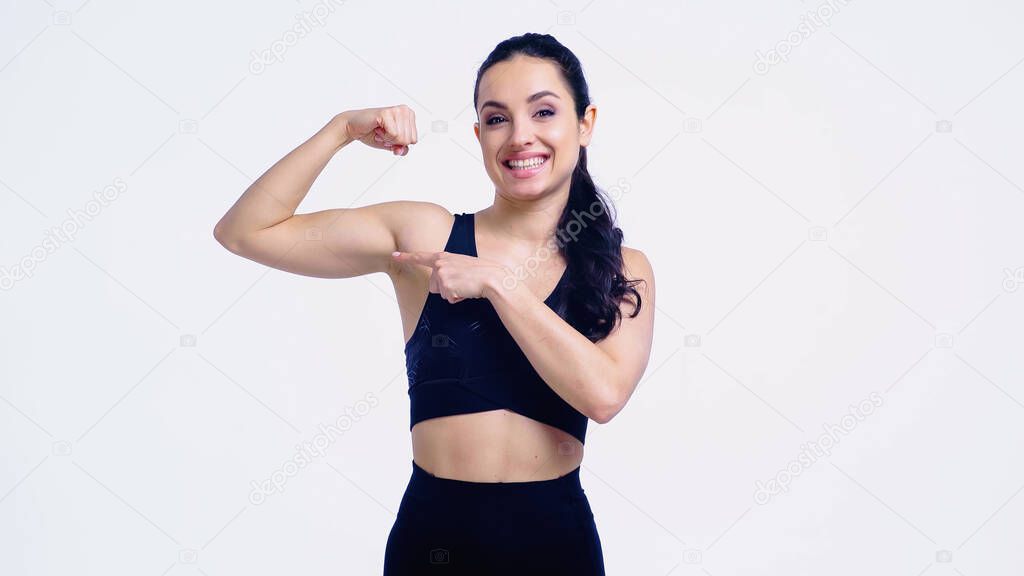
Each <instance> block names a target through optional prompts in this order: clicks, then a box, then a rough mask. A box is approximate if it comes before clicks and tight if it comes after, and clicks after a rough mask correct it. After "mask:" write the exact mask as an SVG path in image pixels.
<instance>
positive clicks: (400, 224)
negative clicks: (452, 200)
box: [389, 200, 455, 276]
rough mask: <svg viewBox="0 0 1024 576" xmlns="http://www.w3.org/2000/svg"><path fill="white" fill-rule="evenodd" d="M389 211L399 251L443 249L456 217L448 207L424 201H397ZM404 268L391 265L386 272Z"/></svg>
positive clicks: (396, 271) (398, 271)
mask: <svg viewBox="0 0 1024 576" xmlns="http://www.w3.org/2000/svg"><path fill="white" fill-rule="evenodd" d="M392 213H393V218H394V220H393V222H392V229H393V230H394V231H395V244H396V245H397V247H398V250H400V251H402V252H413V251H418V250H424V251H431V250H436V251H438V252H439V251H441V250H443V249H444V245H445V242H447V240H448V233H449V231H450V230H451V227H452V223H453V221H454V220H455V216H454V215H453V214H452V213H451V212H450V211H449V210H448V209H447V208H445V207H444V206H441V205H440V204H436V203H434V202H427V201H418V200H402V201H396V202H395V203H394V209H393V212H392ZM404 268H405V267H404V266H396V265H392V267H391V269H390V271H389V273H390V274H391V275H392V276H396V275H398V274H401V272H402V271H403V270H404Z"/></svg>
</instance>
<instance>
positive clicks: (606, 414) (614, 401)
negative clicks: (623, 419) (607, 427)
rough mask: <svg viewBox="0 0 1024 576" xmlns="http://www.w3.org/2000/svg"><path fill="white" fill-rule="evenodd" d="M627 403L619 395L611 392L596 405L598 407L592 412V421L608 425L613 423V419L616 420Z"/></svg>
mask: <svg viewBox="0 0 1024 576" xmlns="http://www.w3.org/2000/svg"><path fill="white" fill-rule="evenodd" d="M625 405H626V402H625V401H624V400H623V399H622V398H621V396H620V395H619V394H617V393H614V392H610V393H608V394H605V395H604V397H603V398H602V399H601V400H600V401H599V402H597V403H596V405H595V406H594V407H593V409H591V411H590V419H591V420H593V421H594V422H597V423H598V424H607V423H609V422H611V420H612V418H615V416H616V415H618V413H619V412H621V411H622V408H623V407H625Z"/></svg>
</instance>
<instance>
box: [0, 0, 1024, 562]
mask: <svg viewBox="0 0 1024 576" xmlns="http://www.w3.org/2000/svg"><path fill="white" fill-rule="evenodd" d="M325 1H326V0H325ZM317 6H319V8H320V9H323V8H325V7H327V6H329V5H328V4H319V5H317V4H314V3H313V2H311V1H310V0H301V1H295V0H276V1H274V2H259V3H253V2H198V1H183V2H162V3H152V2H129V1H127V0H88V1H86V2H85V3H84V4H81V5H79V4H78V3H77V2H74V1H70V0H69V1H64V0H25V1H19V2H17V3H16V4H15V3H13V2H10V1H5V2H4V3H3V4H2V13H0V104H2V105H0V227H2V230H3V231H2V236H0V237H2V239H3V242H2V246H0V267H2V268H0V278H6V279H5V280H3V284H4V286H3V288H4V290H3V291H2V292H0V317H2V322H3V327H4V330H3V331H2V336H0V354H2V362H0V447H2V450H3V459H2V466H0V573H3V574H72V573H73V574H104V575H106V574H132V575H152V576H160V575H173V576H184V575H189V574H204V575H207V576H226V575H234V574H282V573H287V574H310V575H312V574H342V573H344V574H376V573H379V572H380V569H381V566H382V559H383V551H384V545H385V541H386V537H387V534H388V531H389V529H390V527H391V524H392V522H393V521H394V513H395V510H396V509H397V507H398V503H399V501H400V499H401V495H402V491H403V490H404V487H405V484H406V482H407V481H408V477H409V474H410V472H411V458H412V451H411V444H410V440H409V430H408V428H409V427H408V418H409V404H408V396H407V394H406V386H407V383H406V382H405V373H404V368H405V366H404V359H403V356H402V351H403V349H402V345H403V341H402V330H401V323H400V320H399V315H398V307H397V304H396V300H395V298H394V294H393V290H392V287H391V284H390V282H389V281H388V279H387V278H386V277H385V276H384V275H382V274H380V275H371V276H367V277H362V278H354V279H344V280H324V279H316V278H306V277H300V276H297V275H292V274H288V273H285V272H281V271H277V270H273V269H268V268H266V267H264V266H261V265H258V264H255V263H253V262H251V261H248V260H244V259H242V258H239V257H237V256H234V255H232V254H231V253H229V252H227V251H226V250H224V249H223V248H222V247H221V246H220V245H219V244H217V243H216V242H215V241H214V239H213V237H212V231H213V226H214V224H215V223H216V222H217V220H218V219H219V218H220V217H221V215H222V214H223V213H224V212H225V211H226V210H227V209H228V208H229V207H230V205H231V204H232V203H233V202H234V200H235V199H236V198H237V197H238V196H239V195H240V194H241V193H242V192H243V191H244V190H245V188H246V187H247V186H248V184H249V183H250V182H251V181H252V180H253V179H254V178H256V177H258V176H259V175H260V174H261V173H262V172H263V171H264V170H266V169H267V168H268V167H269V166H270V165H271V164H273V162H275V161H276V160H278V159H279V158H280V157H282V156H283V155H284V154H286V153H287V152H288V151H290V150H291V149H292V148H294V147H295V146H297V145H298V144H300V143H301V142H302V141H304V140H305V139H306V138H308V137H309V136H311V135H312V134H313V133H314V132H315V131H316V130H318V129H319V128H320V127H321V126H323V125H324V124H325V123H326V122H327V121H328V120H329V118H330V117H331V116H333V115H334V114H336V113H338V112H341V111H343V110H347V109H353V108H364V107H372V106H384V105H394V104H400V103H404V104H408V105H409V106H410V107H412V108H413V109H414V110H415V112H416V115H417V122H418V127H419V134H420V141H419V143H418V144H417V145H415V146H414V147H413V149H412V151H411V153H410V154H409V156H407V157H404V158H396V157H393V156H391V155H389V154H388V153H386V152H381V151H377V150H370V149H369V148H366V147H363V146H361V145H359V144H355V145H353V146H351V147H348V148H345V149H344V150H343V151H342V152H341V153H339V155H338V156H337V157H335V158H334V159H333V160H332V162H331V163H330V164H329V165H328V167H327V169H326V170H325V172H324V173H323V174H322V176H321V178H320V179H319V180H318V181H317V182H316V183H315V185H314V187H313V189H312V191H311V192H310V195H309V196H308V197H307V199H306V201H305V202H304V203H303V204H302V205H301V206H300V209H299V211H300V212H309V211H314V210H319V209H324V208H328V207H348V206H362V205H367V204H371V203H376V202H382V201H387V200H394V199H419V200H429V201H432V202H437V203H439V204H442V205H444V206H446V207H447V208H448V209H449V210H451V211H453V212H472V211H476V210H479V209H482V208H484V207H486V206H487V205H489V204H490V203H491V201H492V199H493V185H492V183H491V182H490V180H489V179H488V178H487V175H486V173H485V171H484V169H483V166H482V164H481V161H480V153H479V147H478V145H477V143H476V140H475V138H474V137H473V133H472V123H473V121H474V120H475V114H474V112H473V107H472V90H473V81H474V75H475V72H476V69H477V66H478V65H479V63H480V62H481V61H482V60H483V59H484V58H485V57H486V55H487V53H488V52H489V51H490V50H491V49H492V48H493V47H494V45H495V44H497V43H498V42H499V41H501V40H503V39H505V38H507V37H509V36H513V35H517V34H521V33H523V32H527V31H534V32H548V33H550V34H553V35H555V36H556V38H558V39H559V40H560V41H562V42H563V43H564V44H566V45H567V46H568V47H569V48H571V49H572V50H573V51H575V52H576V54H577V55H578V56H579V58H580V59H581V61H582V62H583V65H584V69H585V72H586V74H587V77H588V79H589V81H590V86H591V93H592V97H593V102H594V104H595V105H596V106H597V108H598V115H597V124H596V132H595V137H594V140H593V142H592V145H591V147H590V167H591V172H592V174H593V175H594V178H595V180H596V182H597V183H598V185H599V186H601V187H602V188H605V189H610V188H612V187H615V186H617V187H618V190H619V191H620V192H621V193H620V194H619V195H618V198H617V200H616V206H617V209H618V214H619V221H618V223H619V225H620V226H621V227H622V229H623V230H624V232H625V243H626V244H627V245H629V246H631V247H634V248H638V249H641V250H643V251H644V252H645V253H646V254H647V255H648V257H649V258H650V260H651V261H652V263H653V265H654V269H655V273H656V275H657V284H658V304H657V316H656V321H655V323H656V334H655V346H654V351H653V355H652V358H651V362H650V365H649V367H648V370H647V373H646V375H645V376H644V379H643V380H642V382H641V384H640V387H639V388H638V390H637V391H636V393H635V394H634V395H633V397H632V399H631V400H630V402H629V403H628V405H627V406H626V408H625V409H624V410H623V411H622V412H621V413H620V414H619V415H618V416H617V417H616V418H615V419H614V420H613V421H612V422H610V423H609V424H607V425H604V426H601V425H597V424H595V423H593V422H592V423H591V425H590V431H589V435H588V438H587V456H586V459H585V462H584V465H583V468H582V472H581V478H582V482H583V485H584V487H585V489H586V491H587V494H588V496H589V497H590V499H591V503H592V506H593V508H594V512H595V516H596V520H597V523H598V528H599V530H600V535H601V540H602V544H603V549H604V555H605V560H606V564H607V570H608V573H609V574H615V575H627V574H643V575H656V576H662V575H667V574H673V575H675V576H681V575H684V574H685V575H700V574H709V575H711V576H727V575H732V574H747V575H753V574H765V575H768V574H835V575H840V574H851V575H852V574H892V575H905V576H914V575H917V574H927V575H929V576H937V575H941V574H959V575H961V576H980V575H982V574H988V575H1000V574H1007V575H1008V574H1018V573H1020V572H1021V571H1022V570H1024V560H1022V557H1021V554H1020V543H1021V536H1022V534H1024V496H1022V495H1021V490H1022V488H1024V459H1022V453H1021V448H1020V447H1021V445H1022V439H1024V404H1022V400H1024V381H1022V378H1021V374H1022V368H1024V355H1021V354H1020V353H1019V352H1020V349H1021V347H1022V345H1024V334H1022V332H1021V328H1020V327H1021V321H1022V319H1024V294H1022V293H1021V292H1024V290H1022V288H1024V272H1022V271H1021V267H1022V266H1024V254H1022V250H1021V247H1022V246H1024V233H1022V226H1021V218H1022V215H1024V188H1022V185H1024V164H1022V163H1021V157H1022V152H1024V145H1022V144H1021V136H1020V135H1021V130H1022V129H1024V113H1022V112H1021V107H1020V102H1021V101H1022V100H1024V66H1021V62H1022V57H1024V36H1022V35H1021V34H1020V24H1021V21H1022V16H1024V10H1022V9H1021V7H1020V5H1019V4H1018V3H1013V2H1006V1H1004V2H979V1H975V2H966V1H962V2H951V1H940V2H935V1H932V2H925V1H916V2H862V1H855V2H850V3H848V4H847V5H841V4H838V3H837V4H835V5H833V6H829V5H827V4H824V3H821V4H816V3H814V2H812V0H805V1H803V2H801V1H800V0H788V1H779V2H755V1H747V2H671V3H648V4H640V3H627V2H624V1H618V2H616V1H614V0H592V1H587V2H582V1H576V2H574V1H572V0H550V1H538V2H516V3H511V4H510V3H495V4H494V5H493V7H489V6H488V5H487V4H485V3H478V2H473V3H470V2H463V3H426V2H405V3H401V4H398V3H394V2H387V3H383V2H367V1H364V0H349V1H347V2H345V3H343V4H342V5H340V6H337V5H334V6H332V8H331V10H330V13H329V15H328V16H327V17H326V18H323V19H322V20H321V21H320V23H319V24H315V25H312V26H307V31H308V34H305V35H304V36H303V37H301V38H297V37H292V36H291V34H286V33H288V32H289V31H290V30H292V29H293V27H294V26H296V25H298V26H301V25H302V24H301V23H300V21H299V20H296V15H300V14H302V13H303V12H308V11H311V10H314V9H315V8H317ZM818 10H820V12H816V13H818V14H822V15H824V16H825V17H827V18H828V23H829V25H828V26H822V25H818V26H817V27H816V28H815V27H813V24H812V25H810V26H812V27H811V28H804V30H805V33H804V34H802V35H801V34H794V35H792V36H790V33H791V32H794V31H797V32H799V30H800V29H799V26H800V25H801V20H802V19H803V18H806V15H807V14H808V13H811V12H815V11H818ZM827 11H831V12H827ZM808 30H809V33H807V31H808ZM787 38H788V40H787ZM780 43H782V44H780ZM777 46H778V47H780V48H782V49H786V48H788V49H789V56H788V58H787V60H786V61H785V62H778V63H776V64H775V65H773V66H770V67H769V68H768V70H767V73H759V72H764V70H763V69H762V70H760V71H759V70H755V67H754V65H755V62H757V60H758V58H757V54H758V52H760V53H762V54H765V53H767V52H768V51H770V50H772V49H773V47H777ZM272 48H273V49H278V52H279V53H280V54H281V57H280V59H279V60H274V61H270V62H269V63H267V64H265V65H263V66H262V67H261V66H259V65H257V64H256V63H254V60H253V58H254V57H253V54H254V53H255V54H260V53H262V52H263V51H265V50H270V49H272ZM440 122H444V123H446V124H441V123H440ZM943 122H946V123H943ZM435 123H437V124H435ZM435 130H436V131H435ZM115 182H120V183H123V185H124V190H123V193H120V194H119V195H117V197H116V199H115V200H113V201H111V202H108V203H107V205H106V206H102V209H101V210H99V211H98V213H95V214H94V215H93V216H90V217H89V218H87V219H81V218H80V222H79V227H78V228H79V229H78V230H77V232H76V234H75V235H74V237H73V239H70V240H68V241H64V242H61V243H60V244H59V245H58V246H56V248H55V249H53V250H46V249H44V241H45V240H46V238H47V237H48V236H52V232H50V231H52V229H54V228H59V227H61V226H68V225H71V224H72V223H73V222H74V219H73V217H72V214H73V213H74V211H80V210H86V209H87V207H88V206H89V205H90V202H91V201H93V199H94V193H96V192H98V191H101V190H103V189H104V188H105V187H108V186H112V185H113V184H114V183H115ZM92 207H93V208H96V204H95V203H93V204H92ZM51 247H52V244H51ZM33 255H35V256H33ZM29 265H31V266H32V269H31V276H30V277H26V278H23V279H20V280H13V276H11V275H12V274H14V272H13V271H14V270H16V269H20V267H23V266H29ZM5 275H6V276H5ZM192 339H194V344H195V345H194V346H192V345H189V344H191V343H192ZM183 344H184V345H183ZM872 393H877V396H876V398H879V399H880V400H879V403H880V404H881V405H880V406H874V407H873V408H872V410H870V414H868V415H866V416H865V415H863V413H862V417H861V418H859V419H854V418H847V419H846V420H844V418H843V417H844V415H849V414H851V408H850V407H851V406H856V405H858V403H860V402H861V401H862V400H866V399H869V398H871V395H872ZM370 396H372V397H374V398H376V402H375V403H376V406H375V407H373V408H372V410H370V411H369V413H366V414H364V415H362V416H360V417H358V421H357V422H356V423H355V424H354V425H352V426H351V427H350V428H348V429H347V430H346V431H345V433H344V434H343V435H340V436H336V437H334V440H333V441H332V443H331V445H330V446H329V448H328V449H327V451H326V455H325V456H324V457H323V458H318V459H317V460H316V461H315V462H314V463H313V464H312V465H310V466H307V467H305V468H302V469H299V470H298V471H297V473H295V474H294V475H292V476H290V477H288V478H287V483H286V484H285V485H284V487H283V489H282V490H281V491H278V492H275V493H273V494H271V495H269V496H268V497H267V498H266V499H265V500H264V501H263V502H261V503H260V504H254V503H253V502H251V501H250V492H251V491H252V485H251V483H252V482H258V481H261V480H264V479H266V478H269V477H270V476H271V475H272V474H273V473H274V472H275V471H278V470H281V469H282V466H283V465H284V463H285V462H287V461H288V460H289V459H291V458H293V457H294V456H295V454H296V445H298V444H300V443H303V442H311V441H313V439H314V438H315V437H316V436H317V435H318V434H319V433H320V432H319V431H320V427H321V425H324V426H326V425H329V424H332V423H334V422H336V421H337V420H338V418H339V416H341V415H343V414H344V410H345V409H346V408H351V407H354V406H356V405H357V403H358V402H359V401H360V400H363V399H365V398H367V397H370ZM855 410H856V409H855ZM844 423H845V424H844ZM844 425H845V426H846V427H842V426H844ZM837 427H842V428H837ZM827 429H831V430H833V436H832V440H833V441H835V440H838V443H836V444H835V445H834V446H833V447H832V448H831V450H830V454H829V455H822V456H821V457H818V458H816V459H813V460H811V461H804V462H803V463H802V464H801V463H800V462H799V460H798V459H799V457H800V454H801V452H802V451H803V450H805V449H806V448H807V446H808V445H809V444H812V443H813V444H818V443H820V442H822V441H823V440H822V437H823V435H825V434H826V433H827V432H826V430H827ZM837 429H838V430H839V432H836V430H837ZM790 463H793V464H792V466H793V467H792V472H793V473H794V475H793V476H792V477H791V478H789V483H788V489H787V491H785V492H783V493H779V494H775V495H772V496H771V497H770V498H767V499H762V500H761V501H760V502H759V501H758V500H757V498H756V496H757V495H756V493H755V492H756V490H757V486H758V485H759V484H758V483H759V482H762V483H764V482H768V481H769V480H772V479H783V478H784V477H785V476H786V475H787V474H789V472H786V469H787V467H789V466H790ZM763 495H764V494H763V493H762V496H763ZM765 500H767V501H765Z"/></svg>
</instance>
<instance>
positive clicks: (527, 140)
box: [510, 122, 533, 148]
mask: <svg viewBox="0 0 1024 576" xmlns="http://www.w3.org/2000/svg"><path fill="white" fill-rule="evenodd" d="M510 143H511V144H512V145H513V146H514V147H516V148H522V147H526V146H528V145H529V144H532V143H533V128H532V127H531V126H530V123H529V122H517V123H516V124H513V125H512V139H511V142H510Z"/></svg>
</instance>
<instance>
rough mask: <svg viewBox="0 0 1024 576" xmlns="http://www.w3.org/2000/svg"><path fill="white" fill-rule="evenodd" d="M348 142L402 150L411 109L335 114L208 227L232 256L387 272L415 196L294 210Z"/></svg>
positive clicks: (322, 272)
mask: <svg viewBox="0 0 1024 576" xmlns="http://www.w3.org/2000/svg"><path fill="white" fill-rule="evenodd" d="M355 141H359V142H362V143H363V144H366V145H367V146H370V147H372V148H377V149H381V150H391V151H392V153H394V154H395V155H399V156H404V155H406V154H408V152H409V148H410V146H411V145H413V144H415V143H416V141H417V133H416V122H415V114H414V113H413V111H412V110H411V109H410V108H409V107H408V106H405V105H398V106H391V107H385V108H367V109H363V110H350V111H346V112H342V113H340V114H338V115H336V116H334V117H333V118H332V119H331V120H330V122H328V123H327V124H326V125H325V126H324V127H323V128H321V129H320V130H319V131H318V132H317V133H316V134H314V135H313V136H312V137H310V138H309V139H308V140H306V141H305V142H303V143H302V144H301V145H299V146H298V147H297V148H295V149H294V150H292V151H291V152H289V153H288V154H287V155H286V156H285V157H284V158H282V159H280V160H279V161H278V162H277V163H275V164H274V165H273V166H271V167H270V168H269V169H268V170H267V171H266V172H264V173H263V175H261V176H260V177H259V178H258V179H257V180H256V181H255V182H253V183H252V185H250V186H249V188H248V189H247V190H246V191H245V193H244V194H242V196H241V197H240V198H239V199H238V200H237V201H236V202H235V203H234V205H233V206H232V207H231V208H230V209H229V210H228V211H227V213H226V214H224V216H223V217H222V218H221V219H220V221H219V222H218V223H217V225H216V226H215V227H214V231H213V235H214V237H215V238H216V239H217V241H218V242H220V243H221V245H223V246H224V247H225V248H227V249H228V250H230V251H231V252H233V253H235V254H238V255H239V256H243V257H245V258H248V259H250V260H253V261H256V262H259V263H261V264H265V265H267V266H271V267H274V268H278V269H280V270H285V271H288V272H294V273H296V274H303V275H306V276H316V277H321V278H349V277H353V276H359V275H363V274H369V273H372V272H385V271H388V270H389V269H390V266H391V263H390V256H389V255H390V253H391V252H392V251H393V250H395V249H396V247H397V244H398V243H397V240H396V234H397V231H398V230H400V229H401V227H402V226H403V225H404V224H406V223H407V221H409V220H410V219H412V218H414V216H415V213H416V208H417V206H418V204H420V203H417V202H402V201H395V202H383V203H379V204H373V205H370V206H364V207H359V208H335V209H330V210H322V211H319V212H313V213H309V214H296V213H295V211H296V209H297V208H298V206H299V204H300V203H301V202H302V200H303V199H304V198H305V197H306V194H307V193H309V189H310V187H311V186H312V185H313V182H314V181H315V180H316V178H317V177H318V176H319V175H320V173H321V172H322V171H323V169H324V167H325V166H326V165H327V163H328V162H329V161H330V159H331V158H332V157H333V156H334V155H335V154H336V153H337V152H338V151H339V150H341V149H342V148H344V147H345V146H347V145H348V144H350V143H352V142H355Z"/></svg>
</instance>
